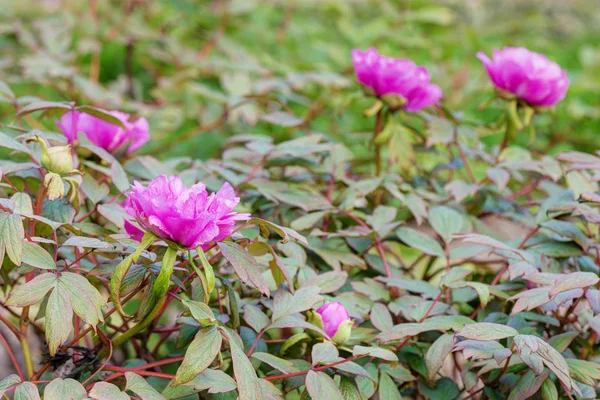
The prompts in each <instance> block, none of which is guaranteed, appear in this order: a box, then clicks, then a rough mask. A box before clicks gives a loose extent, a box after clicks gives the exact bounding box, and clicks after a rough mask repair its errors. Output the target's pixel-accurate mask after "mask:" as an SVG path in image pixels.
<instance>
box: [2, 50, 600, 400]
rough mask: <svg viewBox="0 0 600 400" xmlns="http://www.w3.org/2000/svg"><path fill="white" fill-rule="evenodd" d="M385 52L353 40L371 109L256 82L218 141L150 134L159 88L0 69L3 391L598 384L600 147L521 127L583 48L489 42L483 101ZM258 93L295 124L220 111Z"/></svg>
mask: <svg viewBox="0 0 600 400" xmlns="http://www.w3.org/2000/svg"><path fill="white" fill-rule="evenodd" d="M382 53H384V52H383V50H382V51H381V53H380V52H379V51H378V50H377V49H376V48H369V49H368V50H366V51H363V50H360V49H354V50H352V51H351V52H349V53H346V54H345V62H346V64H347V66H348V67H349V68H350V69H349V70H348V71H346V72H344V71H341V70H340V71H339V76H338V79H339V80H343V79H344V80H348V82H349V83H348V84H345V85H341V86H339V87H336V88H335V90H336V91H337V93H336V94H337V95H339V96H340V98H341V96H346V97H348V98H350V99H353V100H352V101H355V102H356V103H357V104H358V105H359V107H360V111H361V112H358V113H356V112H354V111H355V109H354V108H350V107H347V108H345V107H344V106H340V110H338V112H339V113H341V114H350V115H349V116H348V118H353V119H354V120H358V119H360V120H361V121H363V122H362V123H363V124H364V126H369V127H370V131H369V132H366V133H365V132H361V133H356V132H354V131H353V132H347V137H345V138H342V139H340V138H339V137H338V135H334V134H328V133H323V132H321V130H319V129H313V128H312V126H311V124H310V123H311V118H310V115H304V116H302V117H300V116H299V115H297V111H296V110H295V109H294V108H293V107H292V106H290V104H291V103H293V100H290V98H286V97H280V98H276V97H274V96H273V95H272V94H262V95H260V94H244V95H242V96H240V97H241V98H237V102H235V103H231V104H227V106H226V108H225V112H224V113H223V114H222V118H221V117H219V118H220V119H219V121H220V120H222V122H219V123H217V124H215V125H214V127H212V128H211V129H215V130H222V134H223V136H226V138H225V139H224V143H223V145H222V146H221V148H220V150H219V152H218V153H219V154H218V157H214V158H210V159H202V160H201V159H199V158H198V157H181V156H176V155H173V154H172V153H170V151H171V150H172V149H170V148H169V147H168V146H166V145H165V144H164V143H162V145H163V146H164V151H162V152H161V151H159V152H158V153H157V152H151V151H148V152H146V151H147V149H148V148H152V145H153V141H154V140H155V138H154V137H155V134H154V132H155V129H158V126H159V123H158V122H157V123H156V125H154V124H153V121H156V119H153V118H152V116H151V115H148V114H145V113H144V108H143V107H142V108H139V109H137V112H131V113H130V114H128V113H125V112H124V111H119V110H117V111H115V109H116V108H117V107H113V106H110V107H109V106H107V105H106V104H109V103H110V102H108V103H105V102H100V101H98V102H94V101H92V100H93V99H91V98H86V97H85V96H84V97H83V99H81V98H79V97H78V96H75V95H74V96H73V98H71V99H69V100H68V101H54V100H42V99H39V98H36V97H34V96H30V95H28V94H25V93H24V94H23V95H19V96H18V95H16V94H15V93H17V92H18V93H20V92H21V91H20V90H17V89H15V90H14V91H13V89H12V88H11V83H10V82H9V83H0V89H1V91H2V93H3V94H4V95H6V96H7V97H8V98H9V99H10V101H9V104H10V107H12V111H11V112H12V113H13V114H12V118H13V122H12V123H10V124H6V125H5V126H4V127H3V131H2V132H0V147H1V148H2V153H1V154H2V158H1V159H0V173H1V174H0V175H1V180H2V181H1V183H0V193H1V194H2V196H1V198H0V260H2V263H1V264H0V266H1V268H0V282H1V289H2V290H0V345H1V348H2V351H3V353H0V354H2V358H5V361H6V366H4V367H3V368H2V372H1V373H0V397H2V396H4V397H5V398H14V399H17V400H25V399H42V398H43V399H44V400H62V399H75V400H79V399H96V400H105V399H130V398H133V399H142V400H155V399H189V400H191V399H240V400H251V399H273V400H274V399H299V400H302V399H315V400H320V399H325V398H328V399H329V398H330V399H336V400H337V399H343V400H350V399H351V400H354V399H357V400H358V399H380V400H387V399H402V398H406V399H433V400H437V399H461V400H465V399H487V398H489V399H511V400H518V399H527V398H540V399H575V398H584V399H587V398H589V399H594V398H596V397H597V396H598V391H599V390H600V389H599V388H600V363H599V362H598V352H597V350H596V348H597V344H598V340H599V339H598V335H599V334H600V275H599V274H600V246H599V245H598V224H600V212H599V210H598V207H599V206H600V194H599V192H600V188H599V187H598V170H600V153H599V152H596V153H593V152H591V151H590V152H579V151H574V150H569V151H559V152H555V153H553V154H550V153H542V152H539V151H537V150H536V149H534V148H533V147H531V146H529V147H528V146H523V145H521V144H520V143H521V142H519V140H521V138H522V137H524V136H527V137H530V138H531V142H533V141H535V140H536V136H541V135H544V134H545V132H544V127H545V126H546V125H545V124H546V123H547V121H548V119H549V118H554V117H556V116H557V115H560V114H559V112H560V108H561V107H564V101H563V100H565V101H567V99H568V98H569V85H570V81H569V78H570V77H567V70H565V69H563V68H562V67H561V66H560V65H559V64H558V63H556V62H554V61H552V57H547V56H545V55H543V54H540V53H537V52H534V51H531V50H528V49H526V48H523V47H519V48H516V47H504V48H503V49H502V50H495V51H494V52H493V56H492V57H491V58H490V57H488V56H487V55H486V54H485V52H480V53H477V55H475V54H473V58H478V59H479V60H481V65H480V66H479V68H480V69H481V71H480V72H481V74H482V76H483V75H484V74H485V73H486V72H487V75H488V76H489V81H487V82H485V83H483V84H482V85H479V86H478V87H477V90H478V91H480V92H481V94H482V95H483V96H484V97H485V96H486V95H489V96H492V97H491V99H490V100H489V101H487V102H485V103H483V104H482V105H481V106H480V108H479V109H478V112H481V113H488V114H487V115H490V116H491V118H489V119H488V120H487V121H484V122H481V121H478V122H473V121H472V120H471V119H470V118H469V117H468V115H469V112H472V110H466V109H465V110H462V109H459V108H455V107H454V106H451V105H450V104H448V102H449V101H450V100H447V98H448V97H451V96H452V95H453V94H452V93H442V89H441V87H445V86H443V84H442V82H440V81H438V79H435V77H436V74H435V73H433V72H432V73H431V75H430V72H429V71H435V69H436V67H435V64H434V63H427V67H423V66H419V64H417V62H415V61H413V60H411V59H410V57H411V53H410V52H409V51H399V50H397V51H395V52H393V54H394V55H401V56H402V57H406V58H392V57H390V56H386V55H383V54H382ZM389 54H392V53H391V52H390V53H389ZM353 74H354V76H353ZM432 76H433V77H434V78H432ZM313 78H314V77H313ZM315 81H319V79H315ZM432 82H439V84H440V85H441V86H438V83H432ZM306 90H307V91H308V90H310V89H306ZM74 93H75V92H74ZM205 94H206V95H207V96H209V95H210V94H209V93H206V92H205ZM213 96H214V93H213ZM92 97H93V96H92ZM465 107H467V106H465ZM105 108H106V109H105ZM355 108H356V107H355ZM248 109H250V110H252V111H250V112H251V113H256V114H257V115H260V118H262V119H263V120H264V122H265V123H268V124H270V125H274V126H277V127H278V129H279V128H280V129H283V130H286V129H295V134H294V135H290V137H285V138H280V137H276V135H274V134H269V131H265V132H262V133H260V132H256V131H254V132H253V133H251V134H250V133H247V132H243V131H239V132H233V133H232V134H231V135H229V134H228V132H227V128H226V126H225V125H224V124H225V122H226V121H229V120H230V119H233V118H236V117H235V115H234V114H235V112H236V111H244V110H246V111H248ZM131 110H136V108H135V107H131ZM131 110H130V109H129V108H128V109H127V111H131ZM156 112H157V113H158V112H160V111H158V110H157V111H156ZM255 122H256V121H255ZM257 126H259V125H257ZM540 127H541V130H540ZM538 130H540V131H539V132H538ZM219 132H221V131H219ZM490 132H491V134H495V135H497V136H498V137H499V140H498V141H497V143H496V142H494V143H489V142H488V141H487V140H486V139H487V138H486V136H487V135H488V134H490ZM179 134H180V132H173V135H179ZM198 134H199V133H198ZM342 136H344V135H342ZM207 142H208V141H207ZM206 145H208V143H207V144H206ZM361 146H362V149H358V148H359V147H361ZM590 150H592V149H590ZM190 151H191V153H192V154H193V153H194V152H195V151H196V149H195V148H194V149H191V150H190ZM198 151H199V150H198ZM152 154H153V155H152Z"/></svg>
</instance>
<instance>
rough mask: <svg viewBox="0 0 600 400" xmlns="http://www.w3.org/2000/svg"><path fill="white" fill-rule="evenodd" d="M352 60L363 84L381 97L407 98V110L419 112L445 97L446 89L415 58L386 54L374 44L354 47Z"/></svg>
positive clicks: (358, 77) (357, 75) (405, 107)
mask: <svg viewBox="0 0 600 400" xmlns="http://www.w3.org/2000/svg"><path fill="white" fill-rule="evenodd" d="M352 61H353V63H354V70H355V71H356V77H357V79H358V81H359V82H360V83H361V84H363V85H364V86H367V87H369V88H371V89H372V90H373V92H375V95H377V96H379V97H380V96H383V95H386V94H398V95H400V96H402V97H404V99H406V104H405V105H404V106H403V108H404V109H405V110H407V111H419V110H420V109H422V108H425V107H428V106H430V105H432V104H435V103H437V102H438V101H439V100H440V99H441V98H442V89H440V87H439V86H438V85H435V84H432V83H431V82H430V80H431V78H430V77H429V73H428V72H427V69H426V68H425V67H419V66H418V65H416V64H415V63H414V62H412V61H411V60H406V59H402V58H390V57H386V56H383V55H381V54H379V53H378V52H377V50H376V49H375V48H373V47H371V48H370V49H368V50H366V51H362V50H358V49H354V50H352Z"/></svg>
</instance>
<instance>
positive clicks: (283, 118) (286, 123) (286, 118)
mask: <svg viewBox="0 0 600 400" xmlns="http://www.w3.org/2000/svg"><path fill="white" fill-rule="evenodd" d="M260 119H262V120H263V121H267V122H269V123H271V124H274V125H279V126H282V127H284V128H289V127H293V126H298V125H302V123H303V122H304V121H303V120H302V118H298V117H296V116H295V115H294V114H290V113H288V112H284V111H275V112H272V113H270V114H263V115H261V117H260Z"/></svg>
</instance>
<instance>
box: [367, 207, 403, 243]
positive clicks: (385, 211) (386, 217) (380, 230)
mask: <svg viewBox="0 0 600 400" xmlns="http://www.w3.org/2000/svg"><path fill="white" fill-rule="evenodd" d="M397 212H398V210H397V209H396V208H395V207H390V206H377V207H376V208H375V210H373V215H369V216H367V218H366V222H367V223H368V224H369V225H370V226H371V227H372V228H373V230H374V231H375V232H376V233H377V235H379V237H384V236H387V235H388V234H389V233H390V232H391V231H392V230H393V229H395V228H396V227H397V226H398V224H399V223H400V222H393V221H394V219H396V214H397Z"/></svg>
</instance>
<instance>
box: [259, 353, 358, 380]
mask: <svg viewBox="0 0 600 400" xmlns="http://www.w3.org/2000/svg"><path fill="white" fill-rule="evenodd" d="M367 356H368V354H361V355H358V356H354V357H350V358H346V359H344V360H340V361H336V362H334V363H331V364H327V365H322V366H320V367H317V368H311V369H309V370H306V371H298V372H291V373H289V374H282V375H273V376H267V377H265V378H264V379H266V380H268V381H274V380H277V379H285V378H293V377H295V376H302V375H306V374H308V373H309V372H310V371H314V372H318V371H322V370H324V369H327V368H331V367H335V366H336V365H340V364H344V363H347V362H350V361H354V360H358V359H359V358H364V357H367Z"/></svg>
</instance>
